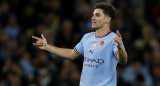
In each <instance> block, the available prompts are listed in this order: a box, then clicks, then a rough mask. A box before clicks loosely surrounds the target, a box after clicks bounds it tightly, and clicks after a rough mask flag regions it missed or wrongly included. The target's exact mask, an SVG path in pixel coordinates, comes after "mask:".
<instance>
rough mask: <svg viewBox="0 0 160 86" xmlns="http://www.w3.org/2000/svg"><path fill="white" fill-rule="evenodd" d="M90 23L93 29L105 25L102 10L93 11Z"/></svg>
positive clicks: (104, 16)
mask: <svg viewBox="0 0 160 86" xmlns="http://www.w3.org/2000/svg"><path fill="white" fill-rule="evenodd" d="M91 21H92V28H93V29H99V28H102V27H103V26H104V25H105V24H106V15H105V14H104V13H103V10H101V9H95V10H94V12H93V16H92V18H91Z"/></svg>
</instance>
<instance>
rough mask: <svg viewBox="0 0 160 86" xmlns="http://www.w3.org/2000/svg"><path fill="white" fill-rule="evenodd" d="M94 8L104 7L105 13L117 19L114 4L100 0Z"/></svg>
mask: <svg viewBox="0 0 160 86" xmlns="http://www.w3.org/2000/svg"><path fill="white" fill-rule="evenodd" d="M94 9H102V10H103V13H104V14H106V15H109V16H110V17H111V21H113V20H114V19H115V16H116V10H115V8H114V6H113V5H111V4H108V3H104V2H99V3H96V5H95V7H94Z"/></svg>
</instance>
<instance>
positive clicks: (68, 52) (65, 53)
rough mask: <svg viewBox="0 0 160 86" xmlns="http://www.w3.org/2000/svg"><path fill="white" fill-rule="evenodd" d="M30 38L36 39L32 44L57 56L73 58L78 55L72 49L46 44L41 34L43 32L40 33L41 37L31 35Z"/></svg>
mask: <svg viewBox="0 0 160 86" xmlns="http://www.w3.org/2000/svg"><path fill="white" fill-rule="evenodd" d="M32 38H34V39H36V40H37V41H36V43H33V45H35V46H36V47H38V48H39V49H41V50H46V51H49V52H51V53H53V54H55V55H57V56H60V57H62V58H67V59H75V58H77V57H78V56H79V54H78V53H77V52H76V51H75V50H74V49H65V48H58V47H55V46H52V45H49V44H47V41H46V38H45V37H44V36H43V34H42V35H41V38H39V37H35V36H32Z"/></svg>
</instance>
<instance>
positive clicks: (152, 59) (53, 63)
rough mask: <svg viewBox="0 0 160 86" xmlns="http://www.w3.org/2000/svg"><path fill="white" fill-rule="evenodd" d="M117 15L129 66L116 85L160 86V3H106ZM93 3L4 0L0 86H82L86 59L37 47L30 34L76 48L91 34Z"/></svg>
mask: <svg viewBox="0 0 160 86" xmlns="http://www.w3.org/2000/svg"><path fill="white" fill-rule="evenodd" d="M104 2H107V3H110V4H113V5H114V6H115V7H116V10H117V16H116V19H115V21H114V23H113V25H112V31H113V32H115V31H116V30H119V31H120V33H121V34H122V36H123V42H124V45H125V48H126V50H127V52H128V56H129V57H128V63H127V64H126V65H124V66H123V65H119V64H118V67H117V74H118V77H117V80H118V83H117V84H118V86H160V0H104ZM94 4H95V1H94V0H0V86H78V85H79V80H80V74H81V69H82V62H83V57H80V58H78V59H76V60H74V61H71V60H67V59H62V58H59V57H57V56H55V55H53V54H51V53H48V52H46V51H41V50H39V49H37V48H36V47H34V46H33V45H32V43H33V42H34V40H33V39H32V38H31V36H32V35H35V36H39V37H40V34H41V33H44V35H45V37H46V38H47V40H48V43H49V44H52V45H55V46H57V47H63V48H74V46H75V45H76V44H77V43H78V42H79V41H80V39H81V37H82V36H83V35H84V34H85V33H87V32H88V31H90V30H91V21H90V18H91V17H92V11H93V6H94Z"/></svg>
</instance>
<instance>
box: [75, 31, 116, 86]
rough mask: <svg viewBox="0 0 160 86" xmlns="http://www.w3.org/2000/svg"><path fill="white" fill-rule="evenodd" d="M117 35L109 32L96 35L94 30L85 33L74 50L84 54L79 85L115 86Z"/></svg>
mask: <svg viewBox="0 0 160 86" xmlns="http://www.w3.org/2000/svg"><path fill="white" fill-rule="evenodd" d="M116 36H117V35H116V34H115V33H113V32H109V33H108V34H106V35H105V36H103V37H96V36H95V32H91V33H87V34H85V35H84V36H83V38H82V39H81V41H80V42H79V43H78V44H77V45H76V46H75V48H74V50H75V51H76V52H77V53H78V54H81V55H83V56H84V61H83V69H82V73H81V79H80V86H116V66H117V63H118V61H117V59H116V57H115V53H116V52H117V50H118V49H117V45H116V42H115V41H114V38H115V37H116Z"/></svg>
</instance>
